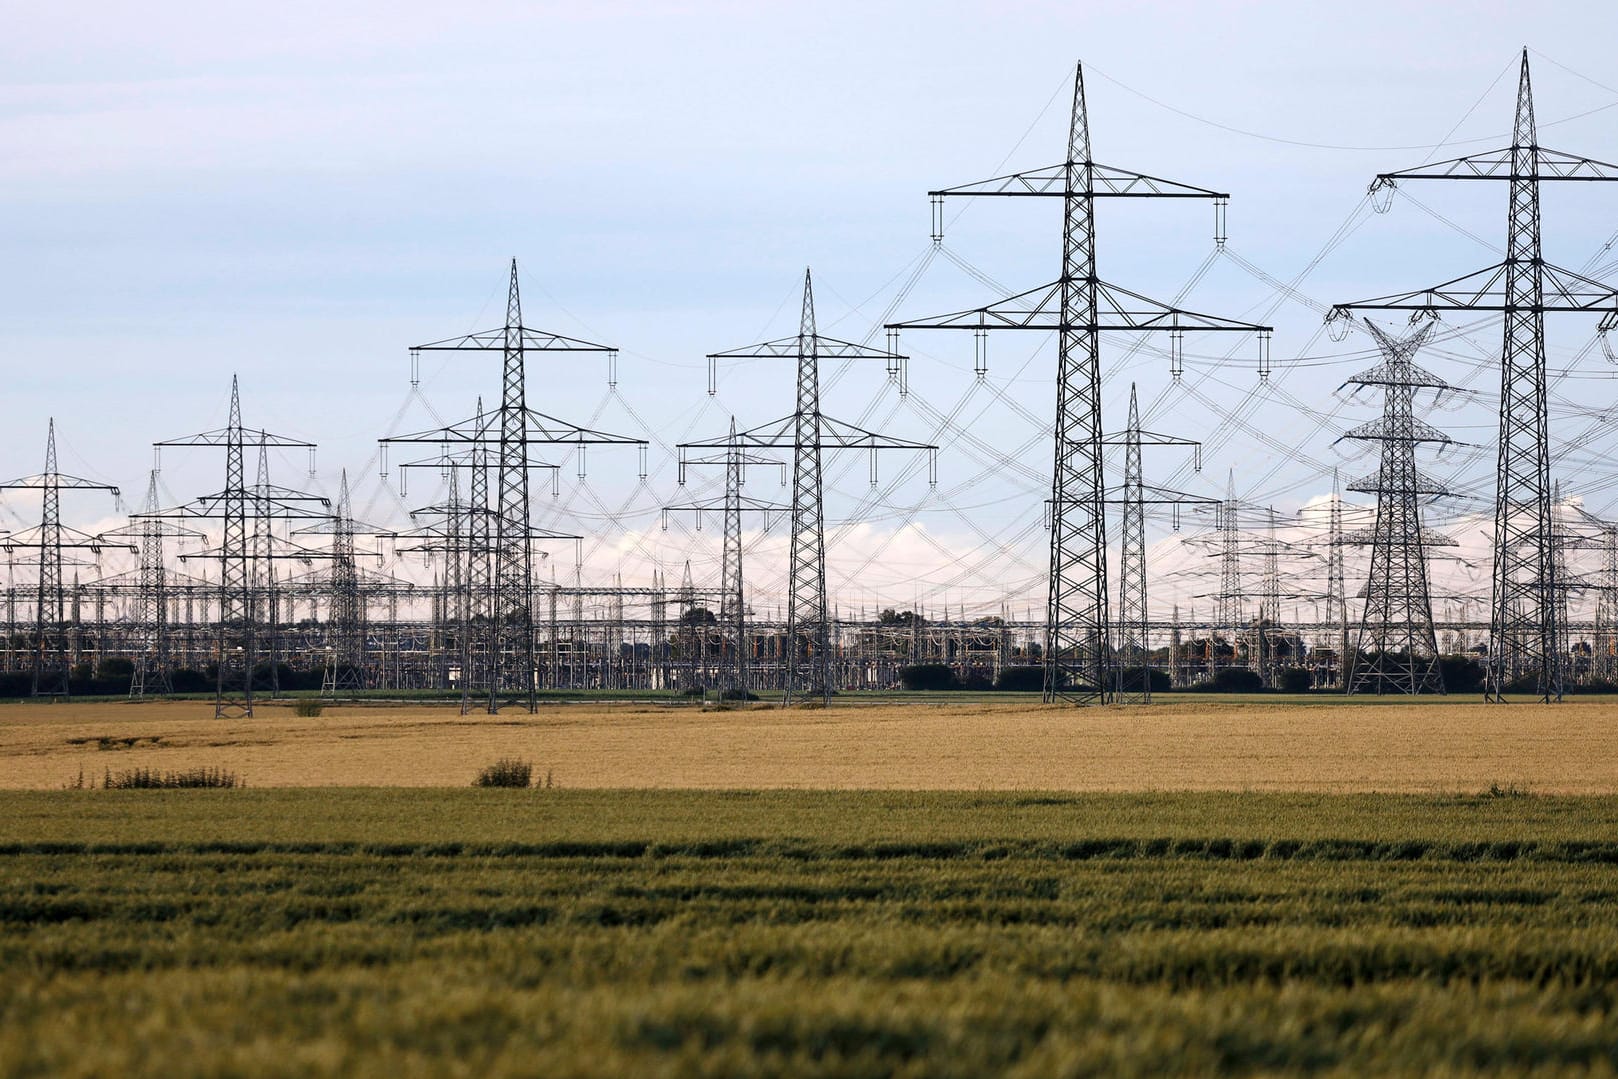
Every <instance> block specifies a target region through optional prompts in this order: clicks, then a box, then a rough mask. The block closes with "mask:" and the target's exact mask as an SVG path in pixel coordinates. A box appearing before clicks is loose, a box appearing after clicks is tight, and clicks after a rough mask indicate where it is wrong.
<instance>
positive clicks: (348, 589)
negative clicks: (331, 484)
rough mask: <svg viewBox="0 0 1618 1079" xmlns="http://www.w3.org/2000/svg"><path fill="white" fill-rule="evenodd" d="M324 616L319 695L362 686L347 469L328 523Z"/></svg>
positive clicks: (357, 585)
mask: <svg viewBox="0 0 1618 1079" xmlns="http://www.w3.org/2000/svg"><path fill="white" fill-rule="evenodd" d="M328 587H329V597H328V607H329V609H328V611H327V614H326V619H327V624H328V626H329V627H330V628H329V630H328V633H329V636H328V643H327V645H326V648H327V651H326V673H325V676H324V677H323V678H322V680H321V682H322V684H321V692H322V694H335V693H337V692H338V691H339V690H345V689H347V690H353V689H362V688H364V686H365V618H364V612H363V609H362V608H361V606H360V580H359V569H358V567H357V566H356V565H355V564H354V510H353V506H352V503H351V502H350V500H349V494H348V469H346V468H345V469H343V472H342V479H341V482H340V484H339V486H338V489H337V510H336V513H335V514H334V516H333V517H332V521H331V577H330V580H329V582H328Z"/></svg>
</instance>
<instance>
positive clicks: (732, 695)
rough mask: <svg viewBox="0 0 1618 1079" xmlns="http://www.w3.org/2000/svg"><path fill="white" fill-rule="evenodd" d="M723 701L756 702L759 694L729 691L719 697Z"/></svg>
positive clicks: (741, 690)
mask: <svg viewBox="0 0 1618 1079" xmlns="http://www.w3.org/2000/svg"><path fill="white" fill-rule="evenodd" d="M719 699H720V700H722V701H756V700H758V694H757V693H754V692H752V691H751V690H746V689H727V690H725V691H724V692H723V693H721V694H720V695H719Z"/></svg>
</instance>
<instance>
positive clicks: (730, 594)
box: [666, 416, 788, 700]
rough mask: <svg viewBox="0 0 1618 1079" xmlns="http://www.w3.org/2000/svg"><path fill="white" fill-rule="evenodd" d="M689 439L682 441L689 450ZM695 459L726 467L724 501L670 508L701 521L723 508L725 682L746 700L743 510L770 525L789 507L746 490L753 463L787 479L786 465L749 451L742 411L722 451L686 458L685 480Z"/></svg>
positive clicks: (683, 466) (728, 689) (721, 612)
mask: <svg viewBox="0 0 1618 1079" xmlns="http://www.w3.org/2000/svg"><path fill="white" fill-rule="evenodd" d="M688 448H689V444H685V445H682V446H680V451H681V453H682V455H683V453H684V451H685V450H686V449H688ZM692 465H718V466H723V467H724V470H725V493H724V495H723V497H722V498H721V499H720V501H719V504H718V505H715V504H714V503H712V502H693V503H686V504H683V505H678V506H669V507H667V508H666V509H667V510H688V511H693V512H695V513H696V514H697V515H698V517H697V519H698V524H699V526H700V523H701V515H702V514H703V513H706V512H712V511H714V510H718V511H719V512H720V513H721V514H722V515H723V517H724V533H725V539H724V548H723V551H722V558H723V568H722V569H721V571H720V604H719V624H720V632H721V636H722V642H723V643H722V644H721V654H720V666H721V668H722V671H721V674H720V688H721V689H722V690H723V691H725V692H728V693H732V694H734V695H735V696H736V697H737V698H738V699H740V700H746V699H747V597H746V594H745V590H744V588H743V585H742V581H743V576H742V514H744V513H762V514H763V515H764V527H765V528H766V529H768V528H769V522H770V516H771V515H772V514H779V513H784V512H786V511H787V509H788V508H787V507H785V506H780V505H776V504H775V503H772V502H765V501H762V500H761V499H757V498H753V497H751V496H748V495H744V494H743V493H742V486H743V485H744V484H745V482H746V478H747V466H748V465H772V466H776V467H779V468H780V469H781V471H782V479H783V482H784V481H785V473H786V466H785V465H783V464H782V463H781V462H780V461H777V460H775V459H774V458H771V457H762V456H760V455H758V454H755V453H749V452H747V450H746V449H745V448H744V447H743V445H742V441H741V439H740V437H739V436H738V435H737V432H736V417H734V416H732V417H731V418H730V434H729V436H728V437H727V438H726V440H725V449H724V452H723V453H721V454H714V455H711V456H707V457H693V458H683V459H682V460H681V462H680V483H681V484H682V485H683V484H684V483H685V470H686V469H687V468H688V467H690V466H692Z"/></svg>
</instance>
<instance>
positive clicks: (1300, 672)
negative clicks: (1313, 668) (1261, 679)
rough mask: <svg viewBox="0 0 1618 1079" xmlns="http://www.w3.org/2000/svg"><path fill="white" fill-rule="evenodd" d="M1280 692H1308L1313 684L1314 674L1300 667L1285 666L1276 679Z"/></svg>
mask: <svg viewBox="0 0 1618 1079" xmlns="http://www.w3.org/2000/svg"><path fill="white" fill-rule="evenodd" d="M1277 681H1278V682H1279V683H1280V687H1279V688H1280V690H1281V692H1282V693H1308V692H1309V691H1310V690H1311V689H1313V688H1314V686H1315V679H1314V676H1313V675H1311V674H1310V673H1309V672H1308V671H1306V670H1304V669H1303V668H1302V667H1287V668H1284V669H1283V670H1282V671H1281V677H1280V678H1278V679H1277Z"/></svg>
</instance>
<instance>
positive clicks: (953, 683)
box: [899, 663, 961, 689]
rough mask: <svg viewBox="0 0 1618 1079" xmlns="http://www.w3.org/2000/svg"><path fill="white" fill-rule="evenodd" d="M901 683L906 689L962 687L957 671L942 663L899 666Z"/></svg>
mask: <svg viewBox="0 0 1618 1079" xmlns="http://www.w3.org/2000/svg"><path fill="white" fill-rule="evenodd" d="M899 684H900V685H902V686H904V687H905V688H906V689H960V688H961V683H960V681H959V680H958V679H957V678H956V677H955V672H954V671H952V670H950V669H949V668H948V667H947V666H945V665H944V664H942V663H916V664H913V665H911V666H909V667H900V668H899Z"/></svg>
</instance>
